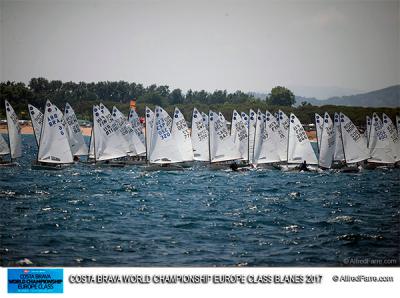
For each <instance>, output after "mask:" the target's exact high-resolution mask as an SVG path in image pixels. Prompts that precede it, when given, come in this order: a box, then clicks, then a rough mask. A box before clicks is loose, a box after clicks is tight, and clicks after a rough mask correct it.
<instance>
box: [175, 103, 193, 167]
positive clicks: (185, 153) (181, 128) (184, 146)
mask: <svg viewBox="0 0 400 298" xmlns="http://www.w3.org/2000/svg"><path fill="white" fill-rule="evenodd" d="M171 135H172V137H173V138H174V139H175V142H176V144H177V145H178V150H179V151H180V152H181V155H182V159H183V162H190V161H193V160H194V155H193V146H192V139H191V137H190V130H189V127H188V126H187V123H186V120H185V117H184V116H183V114H182V113H181V111H180V110H179V109H178V108H175V110H174V118H173V120H172V129H171Z"/></svg>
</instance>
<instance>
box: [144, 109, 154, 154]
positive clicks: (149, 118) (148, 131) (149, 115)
mask: <svg viewBox="0 0 400 298" xmlns="http://www.w3.org/2000/svg"><path fill="white" fill-rule="evenodd" d="M145 119H146V120H145V139H146V159H147V160H149V159H150V149H151V136H152V134H153V133H152V130H153V124H154V112H153V111H152V110H150V109H149V108H148V107H146V117H145Z"/></svg>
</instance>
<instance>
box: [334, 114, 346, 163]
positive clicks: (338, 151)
mask: <svg viewBox="0 0 400 298" xmlns="http://www.w3.org/2000/svg"><path fill="white" fill-rule="evenodd" d="M333 121H334V123H333V126H334V129H335V151H334V153H333V164H332V168H334V169H340V168H342V167H344V165H345V158H344V149H343V139H342V131H341V129H340V119H339V114H338V113H335V114H334V120H333Z"/></svg>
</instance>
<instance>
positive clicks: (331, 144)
mask: <svg viewBox="0 0 400 298" xmlns="http://www.w3.org/2000/svg"><path fill="white" fill-rule="evenodd" d="M317 120H318V119H317ZM319 121H320V122H322V123H323V125H322V132H321V136H320V143H321V147H320V149H319V160H318V164H319V166H320V167H322V168H326V169H330V168H331V166H332V162H333V155H334V153H335V128H334V125H333V121H332V119H331V117H330V116H329V114H328V113H325V114H324V118H322V117H321V116H320V117H319Z"/></svg>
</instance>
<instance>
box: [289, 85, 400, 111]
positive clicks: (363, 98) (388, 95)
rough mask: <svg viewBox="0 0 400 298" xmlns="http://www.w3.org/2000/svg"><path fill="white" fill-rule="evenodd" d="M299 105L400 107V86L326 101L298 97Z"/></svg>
mask: <svg viewBox="0 0 400 298" xmlns="http://www.w3.org/2000/svg"><path fill="white" fill-rule="evenodd" d="M296 101H297V103H301V102H304V101H305V102H308V103H310V104H312V105H315V106H324V105H340V106H356V107H400V85H395V86H390V87H387V88H384V89H380V90H375V91H371V92H368V93H363V94H356V95H349V96H342V97H331V98H328V99H326V100H319V99H316V98H306V97H301V96H297V97H296Z"/></svg>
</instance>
